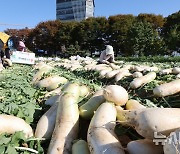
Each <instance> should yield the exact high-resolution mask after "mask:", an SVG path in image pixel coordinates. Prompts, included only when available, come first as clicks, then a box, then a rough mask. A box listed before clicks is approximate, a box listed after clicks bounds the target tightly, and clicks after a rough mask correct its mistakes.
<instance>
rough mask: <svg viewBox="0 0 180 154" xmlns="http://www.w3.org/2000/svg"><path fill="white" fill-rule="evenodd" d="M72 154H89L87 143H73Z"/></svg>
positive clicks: (82, 141) (80, 141)
mask: <svg viewBox="0 0 180 154" xmlns="http://www.w3.org/2000/svg"><path fill="white" fill-rule="evenodd" d="M72 154H90V151H89V148H88V144H87V142H86V141H84V140H79V141H77V142H75V143H74V144H73V146H72Z"/></svg>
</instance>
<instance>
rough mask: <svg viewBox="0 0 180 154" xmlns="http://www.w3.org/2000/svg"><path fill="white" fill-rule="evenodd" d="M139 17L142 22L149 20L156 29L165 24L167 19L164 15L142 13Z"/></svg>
mask: <svg viewBox="0 0 180 154" xmlns="http://www.w3.org/2000/svg"><path fill="white" fill-rule="evenodd" d="M137 19H138V20H139V21H142V22H149V23H151V24H152V26H153V28H154V29H161V28H162V27H163V25H164V22H165V19H164V17H163V16H162V15H155V14H146V13H140V14H139V15H138V16H137Z"/></svg>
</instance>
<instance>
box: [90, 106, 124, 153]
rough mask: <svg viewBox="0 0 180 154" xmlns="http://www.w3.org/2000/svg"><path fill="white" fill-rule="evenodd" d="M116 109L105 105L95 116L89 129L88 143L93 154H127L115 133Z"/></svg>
mask: <svg viewBox="0 0 180 154" xmlns="http://www.w3.org/2000/svg"><path fill="white" fill-rule="evenodd" d="M115 121H116V109H115V106H114V105H113V104H111V103H103V104H101V105H100V107H99V108H98V109H97V111H96V113H95V114H94V116H93V118H92V120H91V122H90V125H89V129H88V135H87V141H88V145H89V149H90V153H91V154H102V153H104V154H110V153H112V154H125V152H124V150H123V148H122V146H121V143H120V142H119V141H118V139H117V136H116V135H115V133H114V128H115V125H116V123H115Z"/></svg>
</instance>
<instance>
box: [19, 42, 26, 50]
mask: <svg viewBox="0 0 180 154" xmlns="http://www.w3.org/2000/svg"><path fill="white" fill-rule="evenodd" d="M25 49H26V46H25V44H24V42H23V41H22V40H20V41H19V44H18V51H22V52H25Z"/></svg>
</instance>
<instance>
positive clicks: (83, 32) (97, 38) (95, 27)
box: [72, 17, 108, 55]
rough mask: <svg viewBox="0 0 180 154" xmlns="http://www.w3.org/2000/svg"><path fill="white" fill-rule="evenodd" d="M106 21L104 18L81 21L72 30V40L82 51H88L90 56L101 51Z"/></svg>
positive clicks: (104, 37)
mask: <svg viewBox="0 0 180 154" xmlns="http://www.w3.org/2000/svg"><path fill="white" fill-rule="evenodd" d="M107 27H108V21H107V19H106V18H105V17H97V18H88V19H86V20H83V21H81V22H80V23H79V24H78V26H77V27H76V28H75V29H74V32H73V35H72V37H73V40H75V41H78V44H79V45H80V46H81V48H82V49H83V50H89V51H90V54H91V55H92V53H93V52H94V51H101V50H102V49H103V47H104V44H105V42H106V38H107V36H106V34H107Z"/></svg>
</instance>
